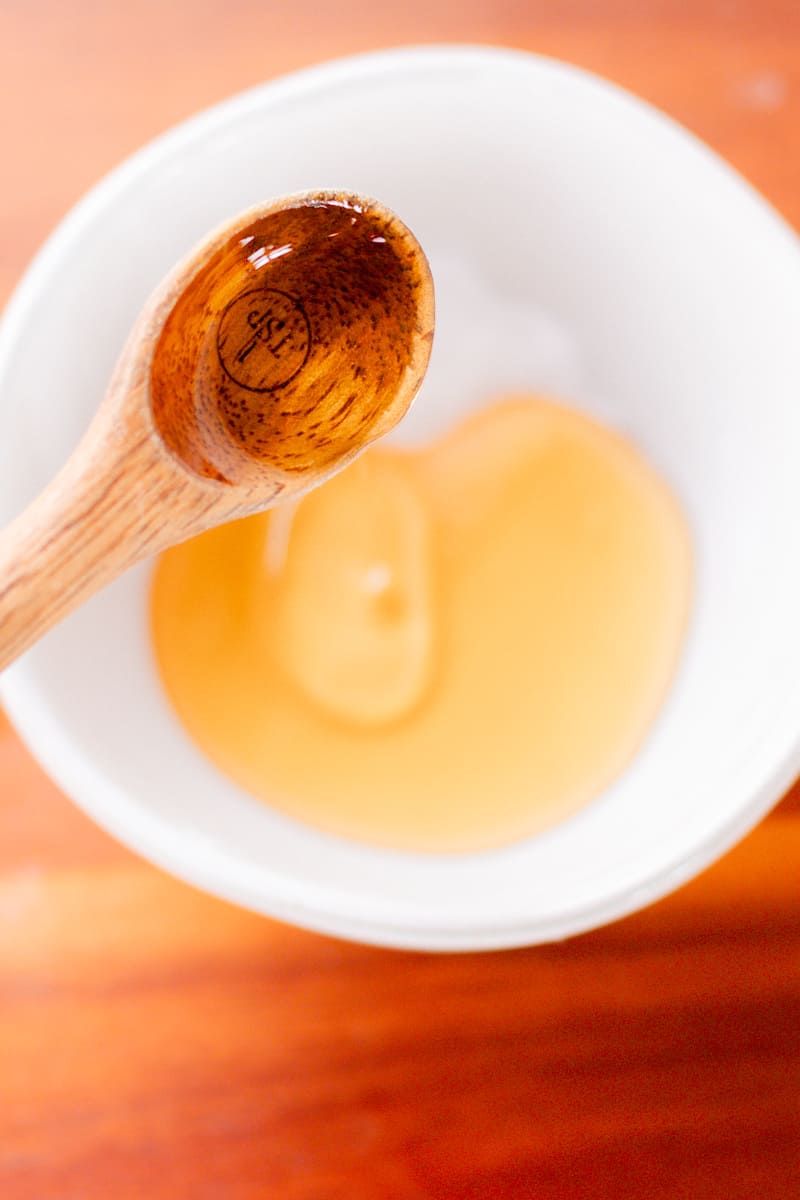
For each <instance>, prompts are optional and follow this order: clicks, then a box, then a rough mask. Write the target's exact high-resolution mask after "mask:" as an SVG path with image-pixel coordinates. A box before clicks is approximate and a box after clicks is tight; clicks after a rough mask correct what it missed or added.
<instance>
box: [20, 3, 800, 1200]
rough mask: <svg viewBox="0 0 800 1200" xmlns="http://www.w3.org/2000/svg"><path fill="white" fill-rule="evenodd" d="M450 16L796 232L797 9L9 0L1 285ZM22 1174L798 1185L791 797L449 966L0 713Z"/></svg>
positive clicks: (543, 1193) (155, 1192)
mask: <svg viewBox="0 0 800 1200" xmlns="http://www.w3.org/2000/svg"><path fill="white" fill-rule="evenodd" d="M443 40H451V41H492V42H499V43H505V44H509V45H514V46H521V47H527V48H530V49H535V50H540V51H543V52H545V53H548V54H555V55H558V56H561V57H564V58H567V59H570V60H573V61H575V62H577V63H580V64H582V65H584V66H587V67H590V68H592V69H595V70H597V71H599V72H601V73H602V74H605V75H608V76H610V77H611V78H613V79H615V80H617V81H619V82H621V83H623V84H625V85H627V86H628V87H630V88H632V89H634V90H635V91H637V92H639V93H641V94H642V95H644V96H646V97H648V98H649V99H650V100H652V101H654V102H655V103H656V104H659V105H661V106H662V107H663V108H665V109H666V110H667V111H668V112H670V113H672V114H673V115H674V116H676V117H678V118H679V119H680V120H682V121H683V122H685V123H686V124H687V125H689V126H690V127H691V128H692V129H694V130H696V131H697V132H698V133H699V134H700V135H701V136H702V137H704V138H705V139H707V140H708V141H709V142H710V143H711V144H712V145H713V146H714V147H716V149H718V150H719V151H721V153H722V154H723V155H725V156H727V157H728V158H729V159H731V160H732V161H733V162H734V163H735V165H736V166H737V167H739V168H740V169H741V170H742V171H743V172H744V173H745V174H746V175H748V176H749V177H750V178H751V179H752V180H753V181H754V182H755V183H756V185H757V186H759V187H760V188H761V189H762V190H763V191H764V192H765V193H766V195H767V196H768V197H769V198H770V199H771V200H772V201H773V203H774V204H775V205H776V206H777V207H778V208H779V209H780V210H781V211H782V212H783V213H784V214H785V215H786V216H787V217H788V219H789V220H790V221H791V222H793V223H794V224H795V225H800V4H798V3H797V0H561V2H558V0H550V2H548V0H539V2H536V0H459V2H458V3H456V2H454V0H403V2H402V3H401V2H400V0H394V2H390V3H386V4H380V3H374V4H358V3H356V2H355V0H338V2H336V3H329V4H322V3H320V2H315V0H309V2H308V3H305V4H302V3H294V4H289V3H286V0H283V2H282V3H277V2H274V0H216V2H212V0H176V2H174V3H170V0H139V2H136V0H131V2H130V3H127V4H119V5H118V4H115V3H106V4H103V3H100V2H99V0H71V2H69V0H0V148H1V149H2V156H3V168H2V176H1V178H2V187H0V300H2V299H5V297H6V296H7V295H8V293H9V291H10V289H11V287H12V286H13V284H14V282H15V281H16V280H17V278H18V277H19V275H20V273H21V271H22V269H23V268H24V266H25V264H26V262H27V260H28V258H29V257H30V255H31V254H32V252H33V251H34V250H35V248H36V246H37V245H38V244H39V242H40V241H41V240H42V238H43V237H44V235H45V234H46V233H47V232H48V230H49V229H50V228H51V227H52V225H53V224H54V223H55V222H56V220H57V219H58V218H59V217H60V216H61V215H62V213H63V212H64V211H65V209H66V208H67V207H68V206H69V205H70V204H71V203H72V202H73V201H74V200H75V199H77V197H78V196H79V195H80V194H81V192H83V190H84V189H85V188H86V187H87V186H89V185H90V184H91V183H93V182H94V181H95V179H96V178H97V177H98V176H99V175H100V174H101V173H102V172H104V171H105V170H106V169H108V168H109V167H111V166H112V165H113V164H114V163H115V162H117V161H118V160H119V159H120V158H121V157H122V156H123V155H124V154H126V153H128V152H129V151H131V150H133V149H134V148H135V147H137V146H138V145H139V144H140V143H141V142H143V141H144V140H146V139H147V138H149V137H150V136H151V135H153V134H156V133H158V132H159V131H160V130H162V129H163V128H164V127H165V126H167V125H169V124H171V123H173V122H174V121H176V120H179V119H180V118H182V117H185V116H187V115H188V114H189V113H191V112H192V111H193V110H195V109H196V108H198V107H200V106H203V105H206V104H209V103H211V102H213V101H215V100H218V99H220V98H222V97H224V96H225V95H227V94H229V93H230V92H232V91H234V90H236V89H238V88H240V87H244V86H247V85H250V84H253V83H255V82H257V81H259V80H262V79H265V78H267V77H269V76H272V75H275V74H277V73H280V72H282V71H284V70H286V69H289V68H293V67H298V66H302V65H305V64H309V63H312V62H315V61H318V60H319V59H322V58H325V57H330V56H333V55H339V54H342V53H348V52H352V51H356V50H363V49H370V48H374V47H379V46H388V45H393V44H399V43H404V42H405V43H409V42H421V41H426V42H427V41H443ZM108 284H109V286H115V285H117V286H120V285H122V286H124V274H121V275H120V278H119V279H118V280H116V281H115V280H114V279H113V278H110V279H109V281H108ZM799 336H800V335H799ZM54 402H57V397H54ZM798 402H799V403H800V398H799V399H798ZM799 517H800V514H799ZM798 620H800V614H798ZM76 686H77V685H76ZM798 722H799V723H800V713H798ZM0 1196H1V1197H3V1200H51V1198H55V1200H101V1198H102V1200H129V1198H130V1200H133V1198H134V1197H136V1198H140V1197H144V1196H146V1197H148V1198H150V1200H159V1198H162V1197H163V1198H167V1197H169V1198H170V1200H176V1198H184V1197H186V1198H192V1200H195V1198H197V1200H206V1198H208V1200H216V1198H221V1200H227V1198H230V1200H256V1198H262V1197H270V1198H271V1197H281V1198H286V1200H329V1198H330V1200H335V1198H339V1197H342V1198H343V1200H345V1198H346V1200H366V1198H369V1200H429V1198H430V1200H505V1198H509V1200H521V1198H523V1197H524V1198H527V1197H531V1198H535V1200H556V1198H558V1200H579V1198H580V1200H582V1198H587V1200H588V1198H591V1200H596V1198H611V1200H617V1198H622V1200H625V1198H637V1200H638V1198H642V1200H661V1198H662V1197H663V1198H664V1200H667V1198H669V1200H677V1198H687V1200H705V1198H712V1197H713V1198H715V1200H717V1198H720V1200H721V1198H724V1200H738V1198H742V1200H744V1198H747V1200H752V1198H753V1197H756V1198H757V1200H792V1198H794V1197H798V1196H800V793H799V792H798V791H795V792H794V793H793V794H792V795H790V796H789V797H788V798H787V799H786V800H784V802H783V803H782V804H781V806H780V807H779V808H778V809H777V810H776V811H775V813H774V814H773V815H772V816H771V817H770V818H769V819H768V820H767V821H766V822H765V823H764V824H763V825H762V826H761V827H760V828H759V829H758V830H757V831H756V832H755V833H753V834H752V835H751V837H750V838H749V839H748V840H747V841H746V842H745V843H744V844H743V845H742V846H740V847H739V848H738V849H737V850H736V851H734V852H733V853H732V854H731V855H729V856H728V858H727V859H726V860H725V861H723V862H722V863H721V864H719V865H718V866H717V867H715V868H714V869H713V870H711V871H709V872H708V873H707V874H706V875H705V876H704V877H703V878H702V879H700V880H699V881H697V882H695V883H693V884H691V885H690V886H689V887H687V888H685V889H683V891H681V892H680V893H679V894H677V895H675V896H674V897H672V898H670V899H669V900H666V901H664V902H662V903H660V904H658V905H656V906H655V907H653V908H652V909H650V910H649V911H647V912H645V913H643V914H640V915H638V916H636V917H633V918H630V919H628V920H625V921H622V922H620V923H618V924H616V925H615V926H613V927H611V928H608V929H606V930H604V931H601V932H598V933H594V934H591V935H587V936H584V937H581V938H578V939H576V940H574V941H572V942H569V943H567V944H564V945H558V946H552V947H547V948H541V949H531V950H527V951H516V952H513V953H505V954H494V955H485V956H478V955H475V956H468V955H462V956H457V957H452V958H446V957H441V958H440V957H432V956H426V955H416V954H399V953H393V952H389V951H380V950H374V949H365V948H362V947H357V946H350V945H346V944H343V943H338V942H336V941H333V940H329V939H325V938H321V937H316V936H313V935H310V934H306V933H300V932H297V931H294V930H292V929H288V928H285V927H283V926H281V925H278V924H275V923H272V922H270V921H266V920H262V919H259V918H257V917H254V916H251V915H248V914H246V913H242V912H239V911H237V910H236V909H234V908H232V907H230V906H229V905H226V904H223V903H220V902H218V901H215V900H212V899H209V898H207V897H204V896H202V895H199V894H197V893H196V892H194V891H192V890H191V889H189V888H187V887H185V886H183V885H182V884H179V883H176V882H175V881H173V880H171V879H169V878H167V877H166V876H165V875H163V874H161V873H160V872H158V871H156V870H154V869H153V868H151V867H150V866H147V865H146V864H144V863H142V862H140V861H139V860H137V859H136V858H135V857H134V856H133V855H131V854H129V853H128V852H127V851H125V850H124V849H123V848H121V847H120V846H118V845H116V844H115V843H114V842H112V841H111V840H110V839H109V838H107V837H106V836H105V835H104V834H102V833H100V832H99V831H98V830H96V829H95V828H94V827H92V826H91V825H90V823H89V822H88V821H87V820H86V819H85V818H84V817H83V816H82V815H80V814H79V813H78V812H77V811H76V810H75V809H74V808H72V807H71V806H70V804H69V803H68V802H67V801H66V800H65V799H64V798H63V797H62V796H61V795H59V793H58V791H57V790H56V789H55V788H54V787H53V786H52V785H51V784H50V783H49V782H48V781H47V779H46V778H45V777H44V775H43V774H42V772H41V771H40V770H39V768H38V767H37V766H36V765H35V763H34V762H33V761H32V760H31V758H30V757H29V755H28V754H27V753H26V752H25V751H24V750H23V748H22V747H21V745H20V743H19V741H18V740H17V739H16V737H15V736H14V734H13V732H12V731H11V729H10V727H9V726H8V724H7V723H6V722H4V721H3V719H2V717H0Z"/></svg>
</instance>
